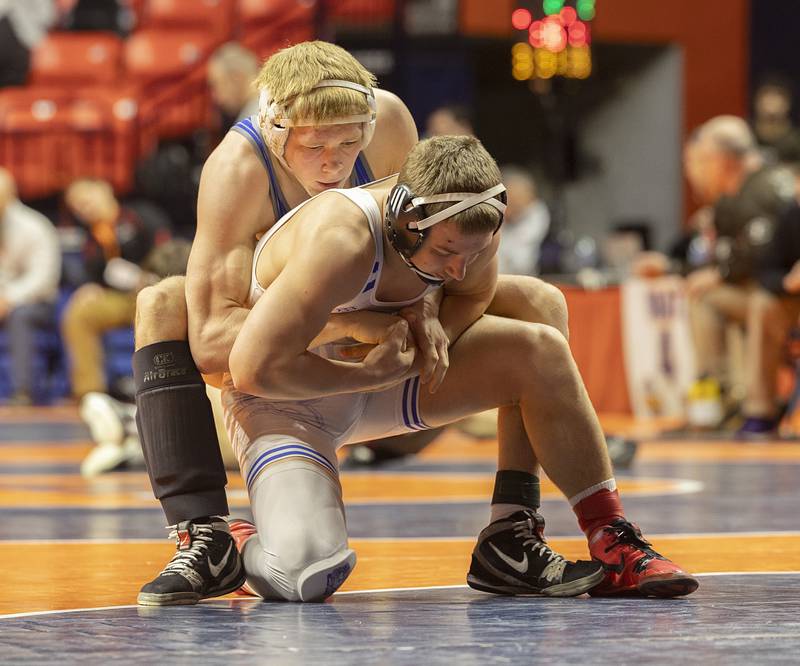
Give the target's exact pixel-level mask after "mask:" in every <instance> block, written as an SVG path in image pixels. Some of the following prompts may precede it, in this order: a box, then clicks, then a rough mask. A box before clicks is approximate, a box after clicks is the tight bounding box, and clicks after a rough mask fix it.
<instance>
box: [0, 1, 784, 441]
mask: <svg viewBox="0 0 800 666" xmlns="http://www.w3.org/2000/svg"><path fill="white" fill-rule="evenodd" d="M112 4H114V3H112ZM23 5H24V8H25V11H22V7H23ZM102 5H103V3H99V4H98V3H91V2H74V1H66V2H65V1H60V2H53V1H52V0H36V1H34V0H24V2H22V1H21V0H0V72H2V77H0V86H3V85H17V84H19V83H21V82H23V81H24V80H25V76H26V75H27V69H28V67H29V60H30V50H31V49H32V48H34V47H35V45H36V43H37V41H38V40H41V39H42V37H43V35H44V34H46V31H47V30H48V28H49V27H50V26H52V25H53V24H54V23H56V22H58V23H59V25H60V26H61V27H62V28H63V27H69V26H73V27H78V28H86V27H93V28H103V29H112V30H116V31H124V29H125V25H124V24H125V17H124V15H123V14H120V12H119V11H116V12H105V13H104V12H103V11H102ZM258 68H259V61H258V59H257V58H256V56H255V55H254V54H253V53H251V52H250V51H248V50H247V49H245V48H243V47H242V46H240V45H239V44H236V43H229V44H225V45H224V46H222V47H220V48H219V49H218V50H217V51H216V52H215V53H214V54H213V55H212V57H211V58H210V60H209V65H208V74H207V83H208V87H209V92H210V96H211V99H212V100H213V102H214V105H215V107H216V109H217V113H218V117H219V118H220V123H219V127H220V134H221V133H222V132H224V129H225V128H226V127H229V126H230V125H231V124H232V123H234V122H236V121H237V120H239V119H242V118H245V117H248V116H250V115H251V114H253V113H254V112H255V111H256V110H257V108H258V100H257V98H256V96H255V94H254V92H253V87H252V86H251V81H252V80H253V77H254V76H255V74H256V73H257V71H258ZM791 114H792V94H791V87H790V85H788V84H787V83H786V82H784V81H781V80H780V79H777V78H776V79H771V80H769V81H766V82H764V83H763V84H762V85H761V86H760V87H759V88H758V90H757V91H756V92H755V94H754V97H753V115H752V118H751V119H749V120H746V119H744V118H738V117H734V116H720V117H717V118H713V119H710V120H709V121H707V122H706V123H704V124H703V125H702V126H700V127H698V128H693V131H692V132H691V134H690V136H689V138H688V140H687V142H686V144H685V146H684V174H685V177H686V180H687V182H688V183H689V186H690V188H691V192H692V196H693V200H694V201H695V202H696V204H697V210H696V212H695V213H694V214H693V215H692V216H691V218H690V219H689V221H688V222H687V224H686V225H685V228H684V232H683V233H682V234H680V236H679V237H678V238H676V239H675V242H674V244H673V245H672V247H671V249H670V251H669V252H667V253H657V252H649V251H642V252H639V253H638V254H635V251H634V252H630V251H629V250H627V249H625V250H624V251H623V252H622V254H623V255H624V256H626V257H628V259H631V257H633V258H632V260H630V261H628V263H627V265H625V266H624V268H625V273H626V274H627V275H633V276H636V277H639V278H655V277H659V276H662V275H667V274H677V275H682V276H684V277H685V286H686V292H687V294H688V298H689V302H690V308H689V318H690V326H691V332H692V338H693V344H694V348H695V352H696V358H697V378H696V379H697V382H696V386H694V387H693V388H692V389H691V391H690V394H691V395H694V396H703V397H704V399H703V400H698V401H696V402H697V405H696V409H695V411H694V412H693V413H692V414H690V416H691V417H692V418H693V420H694V422H695V423H697V424H698V425H705V426H712V427H716V426H718V425H721V424H724V423H725V422H726V421H727V420H729V418H730V416H731V415H732V414H738V415H739V417H740V418H741V421H740V424H739V425H740V432H741V433H742V434H753V435H760V434H764V433H771V432H774V430H775V428H776V427H777V424H778V421H779V420H780V418H781V416H782V411H783V408H784V405H783V404H782V403H781V401H780V399H779V396H778V394H777V392H776V377H777V375H778V371H779V367H780V365H781V364H782V363H783V361H784V360H785V347H786V344H787V341H788V340H790V339H792V331H793V329H795V328H796V327H797V325H798V316H799V315H800V205H798V186H799V185H800V132H798V130H797V128H795V126H794V124H793V122H792V115H791ZM423 129H424V134H426V135H436V134H475V133H476V129H475V123H474V121H473V118H472V116H471V113H470V110H469V109H468V108H466V107H463V106H458V105H451V106H443V107H440V108H438V109H436V110H435V111H433V113H431V114H430V115H429V117H428V118H427V121H426V124H425V126H424V128H423ZM218 138H219V137H209V136H204V137H200V138H198V137H193V138H192V142H191V146H190V147H189V148H186V146H182V147H181V146H177V147H176V145H169V146H167V145H164V146H160V147H159V150H158V151H156V153H155V154H154V155H152V156H151V157H150V158H148V159H147V160H146V161H145V162H144V163H143V164H142V165H141V167H140V169H139V171H140V174H141V176H140V178H139V180H138V187H137V190H136V192H135V193H134V195H133V196H129V197H126V198H125V199H121V198H120V197H119V196H118V195H117V194H116V193H115V192H114V190H113V188H112V187H111V185H110V184H109V183H108V182H106V181H104V180H102V179H96V178H81V179H78V180H76V181H74V182H73V183H71V184H70V186H69V187H68V188H66V190H65V191H64V192H63V193H62V194H61V196H60V197H59V199H58V202H57V204H56V206H55V210H54V213H53V214H51V215H48V216H45V215H43V214H42V213H40V212H37V211H36V210H34V209H33V208H31V207H29V206H27V205H26V204H24V203H23V202H21V201H20V200H19V199H18V198H17V195H16V190H15V183H14V180H13V178H12V176H11V174H10V173H9V172H8V171H6V170H3V169H2V168H0V233H1V234H2V235H1V236H0V332H2V333H1V334H2V335H3V336H4V338H3V342H4V347H5V353H6V355H7V357H8V359H9V360H8V363H7V364H6V365H5V366H3V368H4V369H6V368H7V371H8V373H9V378H8V382H7V384H9V385H10V386H11V387H12V389H11V391H10V396H8V397H7V400H6V401H7V402H10V403H12V404H30V403H32V402H35V401H37V400H38V399H41V397H42V396H39V395H37V391H36V387H35V378H34V375H35V366H36V362H37V354H39V353H40V352H39V349H38V347H37V345H39V346H40V345H41V336H40V335H39V333H40V332H42V331H49V332H51V333H54V334H56V336H57V338H58V339H59V341H60V345H62V346H63V358H64V360H65V364H66V374H67V377H68V380H69V381H68V383H69V399H72V400H75V401H78V400H80V399H81V398H82V397H83V396H86V395H87V394H91V393H109V392H114V391H115V390H116V391H117V392H118V393H122V394H123V397H124V394H125V391H124V390H120V389H119V387H115V386H109V384H108V379H109V374H108V371H107V368H106V365H105V361H104V349H105V346H104V342H103V341H104V336H105V335H106V334H107V333H108V332H109V331H114V330H119V329H123V330H125V329H127V330H130V328H131V326H132V324H133V320H134V316H135V301H136V294H137V292H138V291H139V290H140V289H142V288H143V287H144V286H146V285H148V284H151V283H153V282H155V281H157V280H158V279H160V278H162V277H165V276H168V275H175V274H181V273H183V272H184V270H185V266H186V262H187V259H188V252H189V247H190V241H191V238H192V235H193V224H194V212H193V208H194V202H195V198H196V191H197V182H198V177H199V171H200V168H201V166H202V162H203V160H204V159H205V156H206V155H207V154H208V153H209V151H210V149H211V148H213V145H214V144H215V142H216V140H217V139H218ZM176 151H177V152H176ZM0 167H2V165H0ZM503 179H504V182H505V184H506V186H507V188H508V209H507V211H506V216H505V221H504V225H503V232H502V239H501V244H500V249H499V261H500V271H501V272H503V273H514V274H524V275H537V274H540V273H541V272H542V271H541V270H540V269H541V268H542V266H543V263H544V262H543V257H545V256H549V255H552V249H553V248H554V247H555V248H556V250H557V251H558V250H559V249H563V248H559V244H558V241H557V234H556V231H557V230H556V229H554V228H553V225H551V215H550V209H549V207H548V205H547V202H546V201H545V199H544V198H543V197H541V196H540V195H539V190H540V188H539V187H537V183H536V182H535V180H534V177H533V175H532V173H531V172H530V171H529V170H528V169H527V168H526V167H525V166H520V165H506V166H505V167H504V168H503ZM545 185H546V184H545ZM560 224H561V228H562V230H563V228H564V227H565V226H568V225H564V224H563V221H560ZM621 231H622V232H624V231H625V230H621ZM629 231H630V230H629ZM634 231H636V230H634ZM622 235H625V234H622ZM642 245H643V244H638V245H637V244H635V245H634V246H633V247H634V250H636V249H637V248H639V249H644V248H642ZM634 254H635V256H633V255H634ZM562 263H563V262H562ZM554 265H555V266H557V265H558V262H557V261H556V262H552V261H548V262H547V266H548V267H551V266H554ZM551 270H552V269H551V268H547V269H546V272H549V271H551ZM732 328H733V329H736V330H737V331H738V332H739V335H740V338H741V344H740V345H739V349H740V350H743V351H742V352H740V359H739V362H738V365H739V367H741V372H740V373H739V376H738V377H735V376H734V374H735V373H733V372H732V368H733V367H736V366H737V363H736V362H732V353H731V351H730V349H729V348H728V347H729V345H728V342H729V339H730V336H729V332H730V330H731V329H732ZM50 397H51V398H52V396H50ZM62 397H63V396H62Z"/></svg>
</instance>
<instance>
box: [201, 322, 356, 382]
mask: <svg viewBox="0 0 800 666" xmlns="http://www.w3.org/2000/svg"><path fill="white" fill-rule="evenodd" d="M248 314H250V309H249V308H242V307H234V308H230V309H229V310H228V311H227V312H226V314H225V316H224V317H219V318H218V319H217V321H218V322H219V323H215V322H214V320H210V321H209V322H207V323H206V325H205V326H203V327H202V330H201V333H200V335H199V336H197V337H196V336H192V335H191V334H190V340H189V341H190V345H191V348H192V355H193V356H194V360H195V363H197V366H198V368H200V371H201V372H203V373H205V374H216V373H220V372H228V359H229V357H230V354H231V349H233V343H234V342H235V341H236V336H238V335H239V331H240V330H241V329H242V326H243V325H244V321H245V319H246V318H247V315H248ZM353 321H354V319H353V317H352V315H350V314H347V315H331V317H330V319H328V322H327V323H326V324H325V328H323V329H322V331H320V332H319V334H318V335H317V336H316V337H315V338H314V339H313V340H312V341H311V343H310V344H309V349H314V348H315V347H319V346H321V345H324V344H327V343H329V342H334V341H335V340H340V339H342V338H343V337H346V336H348V335H350V334H351V329H352V327H353V325H354V324H353ZM196 340H197V342H196ZM197 349H199V350H202V351H200V352H197V351H195V350H197Z"/></svg>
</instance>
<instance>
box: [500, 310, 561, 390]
mask: <svg viewBox="0 0 800 666" xmlns="http://www.w3.org/2000/svg"><path fill="white" fill-rule="evenodd" d="M515 347H516V350H515V354H514V356H515V357H517V358H519V359H525V360H526V361H530V362H521V363H517V364H515V366H514V367H515V369H514V370H513V373H514V376H515V377H517V378H518V379H520V380H521V381H522V382H523V383H524V384H526V385H527V384H528V383H529V382H530V381H531V380H532V379H533V380H535V381H537V382H539V383H540V384H541V385H542V386H546V385H550V384H552V385H553V386H557V382H558V381H560V380H561V379H564V378H565V377H564V375H565V373H569V372H571V370H572V368H573V365H574V363H573V362H572V360H571V357H572V355H571V352H570V349H569V343H568V342H567V340H566V338H565V337H564V335H563V334H562V333H561V332H560V331H559V330H558V329H557V328H555V327H553V326H550V325H548V324H533V323H526V324H524V325H522V326H521V327H520V330H519V335H517V336H515Z"/></svg>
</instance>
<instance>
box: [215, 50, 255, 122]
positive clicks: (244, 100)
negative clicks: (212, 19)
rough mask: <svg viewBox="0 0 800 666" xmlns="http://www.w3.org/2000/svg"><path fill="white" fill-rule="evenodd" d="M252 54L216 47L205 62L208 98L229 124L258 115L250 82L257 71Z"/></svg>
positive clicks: (246, 51) (253, 54) (247, 51)
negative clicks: (206, 65)
mask: <svg viewBox="0 0 800 666" xmlns="http://www.w3.org/2000/svg"><path fill="white" fill-rule="evenodd" d="M259 69H260V67H259V62H258V58H257V57H256V55H255V53H253V52H252V51H249V50H248V49H246V48H245V47H244V46H242V45H241V44H238V43H236V42H228V43H227V44H223V45H222V46H220V47H219V48H218V49H217V50H216V51H214V53H212V54H211V58H210V59H209V61H208V88H209V91H210V93H211V99H212V101H213V102H214V104H215V105H216V106H217V107H218V108H219V109H220V111H221V112H222V113H223V115H224V116H225V118H224V120H225V122H224V125H225V128H226V129H227V128H228V127H229V126H230V125H233V124H234V123H237V122H239V121H240V120H244V119H245V118H249V117H250V116H252V115H254V114H255V113H258V94H257V92H256V89H255V88H254V87H253V81H255V79H256V76H257V75H258V71H259Z"/></svg>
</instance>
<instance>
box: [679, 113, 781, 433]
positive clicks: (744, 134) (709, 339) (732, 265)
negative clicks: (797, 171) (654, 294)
mask: <svg viewBox="0 0 800 666" xmlns="http://www.w3.org/2000/svg"><path fill="white" fill-rule="evenodd" d="M689 167H690V168H688V169H687V176H688V177H689V180H690V183H691V185H692V188H693V190H694V191H695V193H696V194H698V195H699V197H700V199H701V200H702V202H703V203H706V204H709V205H712V206H713V219H714V238H715V240H714V246H713V254H712V257H711V261H710V262H709V265H708V266H706V267H703V268H699V269H696V270H694V271H692V272H691V273H689V275H688V277H687V289H688V293H689V297H690V309H689V316H690V321H691V326H692V337H693V340H694V346H695V352H696V360H697V369H698V378H699V379H703V378H711V379H713V380H714V381H715V382H717V383H718V384H719V386H720V388H721V389H722V391H723V392H725V391H727V392H728V393H730V389H731V378H730V375H729V372H728V364H727V359H726V355H725V344H724V340H725V328H726V325H727V324H728V323H735V324H738V325H740V326H742V327H743V329H744V331H745V339H744V345H745V355H744V358H745V368H744V374H745V378H744V383H745V385H744V399H743V401H742V405H741V412H742V415H743V416H744V417H745V423H744V425H743V426H742V429H741V430H740V434H741V435H743V436H749V435H751V434H759V433H760V430H761V427H762V425H763V423H762V422H761V421H760V420H761V419H763V418H764V417H765V414H764V409H765V405H764V402H763V396H765V395H769V393H770V390H769V389H768V388H767V387H766V386H765V382H767V381H771V380H772V378H770V379H769V380H768V379H767V377H766V375H767V369H766V367H765V362H766V360H765V359H766V358H767V356H768V354H769V353H770V352H769V350H768V349H766V346H767V345H768V344H769V343H770V341H769V340H767V339H766V338H765V336H764V332H763V330H760V329H759V327H758V326H757V325H756V323H755V322H756V320H755V319H754V318H753V316H752V314H751V312H752V309H753V308H756V309H758V308H763V307H765V306H764V303H765V302H766V301H769V300H770V295H769V293H768V292H766V291H765V290H764V289H763V287H762V286H761V285H760V283H759V282H758V277H759V271H760V267H761V266H762V262H763V261H764V257H765V250H766V248H767V246H768V244H769V241H770V240H771V239H772V237H773V235H774V231H775V225H776V221H777V219H778V217H779V216H780V215H781V214H782V212H783V211H784V210H785V209H786V207H787V206H788V205H789V203H790V202H791V200H792V199H793V196H794V191H795V184H794V179H793V178H792V176H791V174H790V173H789V172H788V171H787V170H786V169H784V168H781V167H771V166H764V165H763V163H762V162H761V160H760V158H759V157H758V153H757V148H756V143H755V139H754V137H753V135H752V133H751V132H750V130H749V128H748V127H747V125H746V123H745V122H744V121H743V120H742V119H740V118H736V117H733V116H719V117H717V118H712V119H711V120H709V121H708V122H707V123H705V124H704V125H703V126H701V128H700V130H699V132H698V135H697V150H696V152H695V154H694V158H693V163H692V164H690V165H689ZM773 377H774V375H773Z"/></svg>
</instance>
